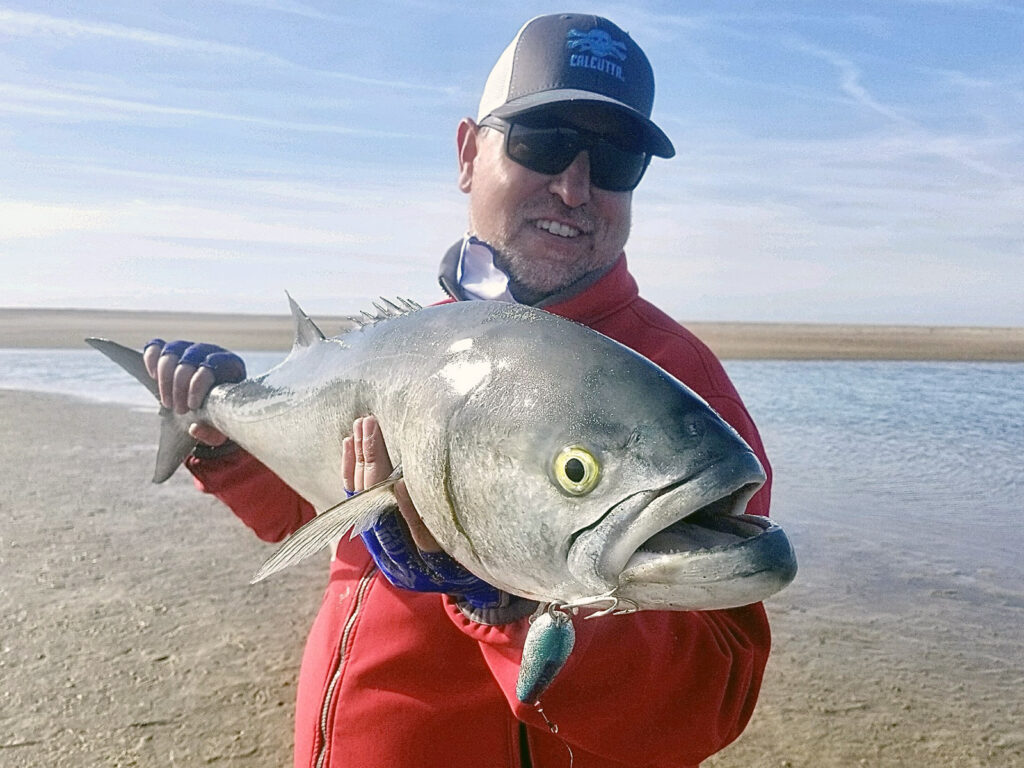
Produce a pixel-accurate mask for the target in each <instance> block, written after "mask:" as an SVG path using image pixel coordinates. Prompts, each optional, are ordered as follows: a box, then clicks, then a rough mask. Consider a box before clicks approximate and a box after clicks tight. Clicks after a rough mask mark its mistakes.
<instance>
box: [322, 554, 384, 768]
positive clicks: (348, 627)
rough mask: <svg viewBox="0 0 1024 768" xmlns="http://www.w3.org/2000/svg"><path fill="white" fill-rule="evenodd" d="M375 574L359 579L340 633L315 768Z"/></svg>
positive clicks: (372, 569) (324, 746)
mask: <svg viewBox="0 0 1024 768" xmlns="http://www.w3.org/2000/svg"><path fill="white" fill-rule="evenodd" d="M376 574H377V567H376V566H371V567H370V570H368V571H367V572H366V573H365V574H364V575H363V576H362V578H360V579H359V586H358V587H357V588H356V598H355V604H354V605H353V606H352V613H350V614H349V616H348V621H346V622H345V629H344V630H342V633H341V644H340V645H339V646H338V666H337V668H336V669H335V670H334V675H332V676H331V682H330V684H329V685H328V686H327V693H326V694H325V695H324V703H323V707H322V708H321V709H320V749H319V751H318V752H317V756H316V763H315V765H316V768H323V765H324V759H325V758H326V757H327V719H328V717H329V716H330V712H331V699H333V698H334V690H335V689H336V688H337V687H338V683H339V682H341V673H342V672H343V671H344V669H345V661H346V657H347V656H348V643H349V637H350V636H351V634H352V628H353V627H354V626H355V623H356V618H357V617H358V616H359V611H360V609H361V608H362V607H363V600H364V599H365V598H366V593H367V591H368V590H369V589H370V584H371V583H372V582H373V577H374V576H375V575H376Z"/></svg>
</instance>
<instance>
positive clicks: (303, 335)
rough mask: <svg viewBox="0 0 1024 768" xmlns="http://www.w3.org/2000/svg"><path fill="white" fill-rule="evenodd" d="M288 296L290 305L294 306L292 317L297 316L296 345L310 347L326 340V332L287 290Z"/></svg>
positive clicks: (286, 294)
mask: <svg viewBox="0 0 1024 768" xmlns="http://www.w3.org/2000/svg"><path fill="white" fill-rule="evenodd" d="M284 293H285V296H287V297H288V306H290V307H291V308H292V317H294V318H295V344H294V346H295V347H308V346H310V345H312V344H315V343H316V342H318V341H323V340H324V332H323V331H321V330H320V329H319V328H317V327H316V323H314V322H313V321H312V320H310V319H309V315H307V314H306V313H305V312H303V311H302V307H300V306H299V305H298V304H296V303H295V299H293V298H292V295H291V294H290V293H288V291H285V292H284Z"/></svg>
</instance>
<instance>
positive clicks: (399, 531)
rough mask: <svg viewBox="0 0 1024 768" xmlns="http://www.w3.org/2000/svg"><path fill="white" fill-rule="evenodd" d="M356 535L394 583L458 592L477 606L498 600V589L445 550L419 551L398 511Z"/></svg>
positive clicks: (495, 604)
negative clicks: (358, 535) (463, 565)
mask: <svg viewBox="0 0 1024 768" xmlns="http://www.w3.org/2000/svg"><path fill="white" fill-rule="evenodd" d="M360 535H361V536H362V539H363V543H364V544H366V548H367V549H368V550H369V552H370V556H371V557H372V558H373V560H374V562H375V563H377V567H378V568H380V571H381V573H383V574H384V577H385V578H386V579H387V580H388V581H390V582H391V583H392V584H394V585H395V586H396V587H400V588H402V589H411V590H412V591H414V592H444V593H446V594H450V595H459V596H461V597H463V598H465V600H466V602H468V603H469V604H470V605H472V606H473V607H474V608H479V609H483V608H496V607H498V606H499V605H501V603H502V593H501V590H499V589H498V588H497V587H492V586H491V585H490V584H488V583H487V582H486V581H484V580H482V579H480V578H478V577H476V576H474V575H473V574H472V573H470V572H469V571H467V570H466V569H465V568H463V567H462V566H461V565H459V564H458V563H457V562H455V560H453V559H452V558H451V556H450V555H448V554H447V553H445V552H422V551H420V549H419V548H418V547H417V546H416V544H415V542H413V540H412V536H411V535H410V534H409V530H408V528H406V526H405V524H404V521H403V520H402V518H401V515H400V514H399V513H398V512H390V513H388V514H386V515H384V516H383V517H382V518H381V519H380V520H378V521H377V523H376V524H375V525H374V526H373V527H372V528H371V529H370V530H368V531H365V532H364V533H362V534H360Z"/></svg>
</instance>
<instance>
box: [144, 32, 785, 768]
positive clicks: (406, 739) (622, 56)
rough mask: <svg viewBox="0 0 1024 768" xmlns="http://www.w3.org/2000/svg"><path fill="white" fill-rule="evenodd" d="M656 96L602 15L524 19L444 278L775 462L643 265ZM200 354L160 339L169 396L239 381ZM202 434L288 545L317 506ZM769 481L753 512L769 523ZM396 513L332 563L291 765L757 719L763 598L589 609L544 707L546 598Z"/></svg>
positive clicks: (674, 739)
mask: <svg viewBox="0 0 1024 768" xmlns="http://www.w3.org/2000/svg"><path fill="white" fill-rule="evenodd" d="M653 93H654V81H653V75H652V73H651V69H650V65H649V64H648V62H647V59H646V57H645V56H644V54H643V52H642V51H641V50H640V48H639V47H638V46H637V45H636V43H635V42H633V41H632V40H631V39H630V38H629V36H628V35H627V34H626V33H624V32H623V31H622V30H621V29H619V28H618V27H616V26H615V25H614V24H612V23H611V22H609V21H607V20H606V19H602V18H598V17H594V16H581V15H573V14H560V15H554V16H544V17H539V18H537V19H534V20H532V21H530V22H528V23H527V24H526V25H525V26H524V27H523V28H522V29H521V30H520V31H519V33H518V34H517V35H516V37H515V39H514V40H513V42H512V44H511V45H510V46H509V48H508V49H507V50H506V51H505V52H504V54H503V55H502V56H501V58H500V59H499V61H498V63H497V64H496V66H495V68H494V70H493V71H492V72H491V75H490V77H489V78H488V81H487V85H486V87H485V89H484V94H483V98H482V99H481V103H480V109H479V114H478V117H477V120H475V121H474V120H471V119H469V118H466V119H463V120H462V121H461V122H460V123H459V126H458V131H457V137H456V138H457V148H458V160H459V186H460V188H461V189H462V190H463V192H465V193H467V194H468V195H469V232H468V234H467V235H466V236H465V237H464V238H463V239H462V240H461V241H460V242H458V243H457V244H456V245H455V246H453V247H452V249H451V250H450V251H449V252H448V253H447V254H446V256H445V257H444V260H443V262H442V267H441V276H440V279H441V284H442V286H443V287H444V288H445V290H446V291H447V292H448V294H449V296H450V298H449V300H456V301H465V300H474V299H497V300H504V301H519V302H523V303H529V304H534V305H537V306H541V307H544V308H545V309H547V310H548V311H551V312H553V313H555V314H559V315H563V316H565V317H568V318H571V319H574V320H577V321H579V322H582V323H585V324H587V325H589V326H590V327H592V328H594V329H596V330H598V331H600V332H602V333H604V334H606V335H608V336H611V337H612V338H614V339H617V340H619V341H621V342H622V343H624V344H627V345H629V346H631V347H632V348H634V349H635V350H637V351H638V352H640V353H641V354H643V355H645V356H647V357H648V358H650V359H652V360H653V361H654V362H656V363H658V364H659V365H661V366H662V367H664V368H665V369H666V370H668V371H669V372H670V373H672V374H673V375H675V376H676V377H677V378H679V379H680V380H682V381H683V382H685V383H686V384H687V385H689V386H690V387H691V388H693V389H694V390H696V391H697V392H698V393H699V394H701V395H702V396H703V397H704V398H705V399H706V400H708V401H709V403H710V404H711V405H712V406H713V407H714V408H715V409H716V410H717V411H718V412H719V413H720V414H721V415H722V416H723V418H725V419H726V420H727V421H729V422H730V423H731V424H732V425H733V426H734V427H735V428H736V429H737V430H738V431H739V432H740V434H741V435H742V436H743V437H744V438H745V439H746V441H747V442H748V443H749V444H750V445H751V447H752V448H753V449H754V451H755V453H757V455H758V456H759V458H760V459H761V461H762V463H763V464H764V466H765V469H766V471H769V472H770V470H769V469H768V464H767V461H766V459H765V456H764V450H763V447H762V445H761V441H760V439H759V437H758V434H757V431H756V429H755V428H754V425H753V423H752V422H751V420H750V417H749V415H748V414H747V412H746V410H745V408H744V406H743V404H742V402H741V400H740V398H739V396H738V395H737V394H736V391H735V389H734V388H733V386H732V384H731V383H730V381H729V380H728V378H727V376H726V375H725V372H724V371H723V369H722V367H721V365H720V363H719V362H718V361H717V360H716V359H715V357H714V356H713V354H712V353H711V352H710V351H709V350H708V349H707V347H705V346H704V345H703V344H702V343H701V342H700V341H698V340H697V339H696V338H695V337H694V336H693V335H692V334H690V333H689V332H688V331H686V330H685V329H684V328H682V327H681V326H680V325H678V324H677V323H676V322H674V321H673V320H672V319H670V318H669V317H668V316H666V315H665V314H663V313H661V312H660V311H659V310H657V309H656V308H654V307H653V306H652V305H650V304H649V303H647V302H646V301H644V300H643V299H640V298H639V296H638V294H637V287H636V283H635V282H634V280H633V278H632V277H631V276H630V274H629V272H628V270H627V266H626V260H625V255H624V253H623V248H624V246H625V243H626V240H627V237H628V235H629V227H630V212H631V202H632V190H633V189H634V188H635V187H636V185H637V184H638V183H639V181H640V179H641V177H642V176H643V173H644V170H645V169H646V167H647V163H648V162H649V160H650V157H651V155H652V154H653V155H658V156H661V157H671V156H672V155H673V154H674V150H673V148H672V145H671V143H670V142H669V140H668V138H667V137H666V136H665V134H664V133H663V132H662V131H661V130H660V129H659V128H658V127H657V126H656V125H655V124H654V123H653V122H652V121H651V120H650V113H651V106H652V102H653ZM187 346H188V343H187V342H185V343H179V342H175V343H173V344H170V345H167V346H166V347H165V346H164V345H163V343H162V342H160V343H157V344H152V345H149V346H147V349H146V361H147V365H148V366H149V368H150V372H151V374H152V375H154V376H155V377H156V378H157V379H158V380H159V382H160V388H161V392H162V397H163V400H164V402H165V404H166V405H169V406H172V407H175V408H177V409H178V410H179V411H184V410H186V409H187V408H188V407H189V405H191V406H193V407H194V406H196V405H198V404H199V403H200V402H201V401H202V399H203V397H204V396H205V394H206V392H207V391H208V389H209V388H210V386H211V385H212V384H213V383H215V382H216V381H217V380H222V381H223V380H232V379H237V377H238V375H239V371H237V370H236V371H233V372H225V371H224V368H223V365H224V363H223V358H217V357H214V358H211V359H208V360H207V359H206V355H207V353H208V352H209V351H210V350H209V348H205V347H200V348H199V349H198V351H196V350H194V349H186V347H187ZM161 352H162V353H163V354H161ZM221 354H222V353H221ZM179 356H180V357H179ZM228 361H229V362H233V361H237V358H233V357H229V358H228ZM218 372H219V373H218ZM524 375H526V372H524ZM382 427H383V429H384V430H385V431H386V427H387V425H378V424H377V423H376V421H375V420H374V419H373V418H372V416H368V417H367V418H365V419H360V420H359V421H357V423H356V424H355V425H354V434H353V435H352V436H351V437H348V438H346V439H345V442H344V446H345V450H344V461H343V467H342V469H341V471H342V472H343V477H344V480H345V487H346V488H349V489H351V490H353V491H356V492H358V491H359V490H361V489H362V488H363V487H365V486H366V485H369V484H371V483H372V482H374V481H376V480H379V479H382V478H383V477H386V476H387V474H388V473H389V471H390V469H391V467H390V464H389V463H388V459H387V453H386V450H385V446H384V440H385V438H386V434H384V433H382ZM193 434H194V435H195V436H196V437H198V438H200V439H201V440H202V441H203V442H205V443H207V444H209V445H210V446H218V445H219V447H206V446H201V447H200V448H198V449H197V451H196V455H195V456H194V457H193V458H191V459H190V460H189V461H188V466H189V469H190V470H191V471H192V472H193V474H194V475H195V476H196V480H197V484H198V485H199V486H200V488H202V489H203V490H205V491H207V492H210V493H214V494H216V495H217V496H218V497H219V498H220V499H222V500H223V501H224V502H225V503H227V504H228V505H229V506H230V507H231V508H232V509H233V510H234V511H235V513H236V514H237V515H238V516H239V517H240V518H241V519H242V520H243V521H245V522H246V523H247V524H248V525H250V526H251V527H252V528H253V529H254V530H255V531H256V533H257V534H258V535H259V536H261V537H262V538H265V539H268V540H275V541H276V540H279V539H281V538H283V537H284V536H286V535H287V534H289V533H290V532H292V531H293V530H295V529H296V528H297V527H298V526H299V525H301V524H302V523H303V522H304V521H306V520H308V519H309V518H310V517H311V516H312V514H313V510H312V509H311V507H310V505H309V504H308V503H306V502H305V501H304V500H302V499H300V498H299V497H298V496H297V495H296V494H295V492H294V491H292V490H291V489H290V488H288V487H286V486H285V485H284V484H283V483H282V482H281V481H280V480H279V479H278V478H277V477H276V476H274V475H273V474H272V473H270V471H269V470H267V469H266V468H264V467H263V466H262V465H260V464H259V462H257V461H256V460H255V459H254V458H252V457H251V456H249V455H248V454H246V453H244V452H242V451H241V450H238V449H236V448H234V447H233V446H231V445H230V443H228V444H224V439H225V438H224V436H223V435H220V434H219V433H217V432H216V430H214V429H213V428H212V427H210V426H208V425H196V426H195V427H194V430H193ZM341 438H342V436H339V439H341ZM769 488H770V483H769V484H766V485H765V487H764V488H763V489H762V490H761V491H759V493H758V494H757V495H756V496H755V497H754V499H753V500H752V501H751V503H750V506H749V508H748V511H749V512H752V513H755V514H767V511H768V502H769V493H770V490H769ZM401 515H402V519H403V520H404V524H403V522H401V521H399V520H398V518H397V517H395V518H391V519H389V520H385V521H383V522H382V523H381V524H379V525H378V526H377V528H376V529H375V530H374V531H373V532H371V533H370V534H368V535H367V536H366V537H364V539H365V541H360V540H355V541H349V540H348V539H347V538H346V539H344V540H343V541H342V542H341V543H340V544H339V545H338V547H337V550H336V552H335V553H334V558H333V559H332V562H331V570H330V579H329V583H328V587H327V591H326V594H325V597H324V601H323V605H322V607H321V610H320V613H319V615H318V616H317V619H316V621H315V623H314V625H313V628H312V631H311V633H310V637H309V640H308V642H307V646H306V652H305V656H304V658H303V663H302V671H301V674H300V681H299V687H298V701H297V707H296V735H295V743H296V757H295V764H296V766H314V765H315V766H322V765H338V766H342V765H344V766H389V767H390V766H406V765H427V766H461V765H466V766H470V765H472V766H522V765H527V766H529V765H537V766H545V767H547V766H554V765H569V763H570V755H569V752H570V750H571V753H572V761H573V765H575V766H576V767H577V768H586V767H587V766H593V767H598V768H612V767H613V766H627V765H629V766H673V767H677V766H680V765H696V764H698V763H699V762H700V761H701V760H703V759H704V758H705V757H707V756H708V755H710V754H712V753H714V752H716V751H718V750H719V749H721V748H722V747H723V746H725V745H726V744H727V743H729V742H730V741H731V740H732V739H734V738H735V737H736V736H737V735H738V734H739V733H740V732H741V730H742V729H743V727H744V726H745V725H746V722H747V720H748V719H749V717H750V714H751V712H752V710H753V707H754V703H755V701H756V698H757V692H758V689H759V686H760V682H761V675H762V672H763V669H764V665H765V663H766V661H767V656H768V648H769V630H768V624H767V620H766V618H765V614H764V611H763V608H762V607H761V606H760V605H753V606H747V607H745V608H739V609H733V610H728V611H710V612H641V613H637V614H632V615H629V616H617V617H616V616H613V617H607V618H603V619H600V620H597V621H586V622H584V621H577V622H576V631H577V640H576V648H575V651H574V652H573V654H572V656H571V657H570V659H569V662H568V664H567V666H566V667H565V669H564V670H563V671H562V672H561V674H560V675H559V676H558V678H557V679H556V680H555V682H554V683H553V684H552V685H551V687H550V688H549V689H548V690H547V692H546V693H545V694H544V696H543V701H542V705H543V712H541V711H538V709H537V708H535V707H530V706H526V705H523V704H521V703H519V702H518V701H517V699H516V697H515V692H514V691H515V681H516V675H517V672H518V667H519V661H520V657H521V653H522V647H523V640H524V637H525V634H526V630H527V627H528V620H527V614H529V613H530V612H531V611H532V609H533V607H534V606H533V605H532V604H529V602H528V601H525V600H522V599H519V598H515V597H513V596H509V595H504V594H501V593H499V592H498V591H497V590H495V589H494V588H492V587H490V586H489V585H487V584H485V583H483V582H481V581H480V580H479V579H476V577H473V576H472V575H471V574H468V573H467V572H465V571H463V570H462V569H461V567H460V566H458V564H456V563H454V562H453V561H450V560H446V559H445V558H446V556H445V555H444V553H440V552H437V549H438V547H437V544H436V542H435V541H434V540H433V537H432V536H430V533H429V531H427V530H426V529H425V528H424V527H423V526H422V524H421V523H420V521H419V518H418V516H417V515H416V511H415V509H414V508H413V507H412V504H411V503H410V502H409V501H408V499H407V498H406V499H405V500H404V502H403V504H402V509H401ZM371 553H372V554H371ZM424 573H425V574H428V575H432V576H434V577H437V576H438V574H440V575H442V576H443V577H444V579H445V582H444V588H443V593H442V594H438V593H437V592H425V591H417V590H421V589H423V588H425V585H427V584H429V582H430V579H419V578H418V574H424ZM426 588H428V589H429V588H432V587H430V586H426ZM433 588H436V587H433ZM552 723H553V724H554V725H556V726H557V733H555V732H553V731H554V730H555V728H553V727H552ZM567 748H568V749H567Z"/></svg>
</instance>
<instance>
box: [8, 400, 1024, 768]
mask: <svg viewBox="0 0 1024 768" xmlns="http://www.w3.org/2000/svg"><path fill="white" fill-rule="evenodd" d="M156 429H157V422H156V418H155V416H153V415H152V414H149V413H143V412H139V411H134V410H131V409H129V408H126V407H121V406H112V405H103V404H96V403H90V402H85V401H78V400H75V399H72V398H66V397H61V396H56V395H44V394H34V393H22V392H12V391H0V432H2V434H3V435H4V438H5V439H4V440H2V441H0V462H2V466H3V467H4V468H5V471H4V473H3V476H2V480H0V573H2V574H3V578H2V581H0V615H2V616H3V617H4V619H5V625H4V632H3V638H2V643H0V678H2V680H3V686H2V693H0V697H2V698H0V700H2V707H0V764H2V765H5V766H32V767H35V766H39V767H41V766H48V767H51V768H52V767H53V766H69V767H70V766H75V767H76V768H77V767H78V766H166V765H188V766H193V765H206V764H214V765H231V766H284V765H290V760H291V758H290V754H291V748H292V717H293V714H294V702H293V698H294V683H295V680H296V675H297V671H298V666H299V661H300V658H301V653H302V647H303V643H304V639H305V635H306V631H307V629H308V625H309V623H310V622H311V620H312V618H313V615H314V613H315V611H316V609H317V607H318V604H319V601H320V595H321V591H322V587H323V584H324V579H325V574H326V561H325V557H326V555H324V556H321V557H318V558H313V559H312V560H311V561H309V562H306V563H303V564H301V565H300V566H298V567H296V568H294V569H292V570H290V571H288V572H286V573H283V574H281V575H279V576H278V577H275V578H274V579H271V580H269V581H268V582H264V583H261V584H259V585H256V586H249V585H248V580H249V577H250V576H251V574H252V573H253V570H254V569H255V568H256V567H257V565H258V564H259V563H260V562H262V559H263V558H264V556H265V555H266V554H267V553H268V552H269V548H268V545H265V544H263V543H261V542H259V541H258V540H257V539H256V538H255V537H254V536H253V535H252V534H251V533H250V532H249V531H248V530H247V529H246V528H244V526H242V525H241V523H239V522H238V521H237V520H236V519H235V518H234V517H233V516H232V515H231V514H230V513H229V512H228V511H227V510H226V509H224V508H222V507H221V506H219V504H218V503H217V502H215V501H213V500H212V499H208V498H204V497H202V496H201V495H200V494H198V493H197V492H196V491H195V490H194V489H193V488H192V486H191V483H190V481H189V478H188V476H187V475H186V474H185V473H180V474H179V475H176V476H175V477H174V478H172V479H171V481H169V482H168V483H166V484H164V485H161V486H155V485H152V484H151V483H149V481H148V478H149V476H150V472H151V471H152V464H153V460H154V457H155V447H154V446H155V434H156ZM799 544H800V543H799V542H798V549H799V550H800V552H801V572H800V575H799V576H798V579H797V581H796V582H795V583H794V584H793V585H792V586H791V587H789V588H788V589H787V590H785V591H784V592H782V593H780V594H779V595H777V596H776V597H774V598H772V599H771V600H770V601H769V602H768V604H767V606H768V611H769V614H770V616H771V619H772V625H773V631H774V637H775V648H774V652H773V656H772V659H771V661H770V663H769V667H768V670H767V674H766V678H765V683H764V689H763V692H762V695H761V699H760V703H759V705H758V708H757V710H756V712H755V714H754V718H753V720H752V722H751V724H750V726H749V727H748V729H747V731H746V732H745V733H744V734H743V735H742V736H741V738H740V739H739V741H738V742H736V743H735V744H733V745H732V746H730V747H728V748H727V749H726V750H725V751H724V752H722V753H720V754H719V755H717V756H715V757H714V758H712V759H711V760H710V761H708V763H707V764H706V765H709V766H713V768H749V767H750V766H766V767H767V766H773V767H776V768H778V767H779V766H808V767H809V766H816V767H817V766H835V767H836V768H839V767H845V766H860V765H870V766H924V765H927V766H993V767H996V766H998V767H1000V768H1002V767H1004V766H1011V765H1024V695H1022V693H1021V691H1022V690H1024V654H1022V651H1021V640H1020V638H1021V624H1022V622H1021V617H1022V615H1024V604H1021V603H1022V602H1024V601H1020V600H1019V598H1013V597H1010V598H1007V597H1005V596H1004V597H1003V598H1000V597H999V596H998V595H987V596H983V597H982V598H981V599H979V598H978V597H977V596H976V595H969V594H967V593H958V591H957V590H956V589H940V590H936V589H932V588H929V587H928V586H927V585H925V586H924V587H921V585H915V584H908V583H905V580H901V576H900V574H899V558H898V554H897V555H894V557H893V560H892V573H891V574H888V575H884V578H885V579H886V580H887V581H886V582H885V585H886V589H889V588H890V587H891V592H885V591H884V590H883V592H882V594H883V595H884V594H889V597H884V598H882V599H877V600H876V599H874V598H863V597H862V585H863V584H865V583H866V582H868V581H870V580H874V581H876V582H877V581H878V580H879V579H880V578H883V576H880V574H879V573H878V572H877V571H876V570H875V569H876V564H872V563H870V562H867V561H865V560H863V559H862V558H861V557H860V555H859V553H858V551H857V550H856V547H855V546H854V547H851V546H850V545H849V543H848V542H846V541H845V540H844V539H842V538H841V537H829V536H822V537H820V538H819V539H817V540H815V541H814V542H811V543H808V544H807V545H805V546H803V547H802V548H801V547H800V546H799ZM811 544H813V546H811ZM839 574H841V576H840V575H839ZM1013 594H1016V595H1019V594H1020V592H1019V590H1017V591H1016V592H1015V593H1013Z"/></svg>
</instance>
